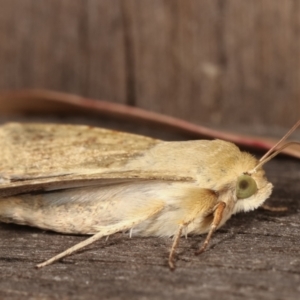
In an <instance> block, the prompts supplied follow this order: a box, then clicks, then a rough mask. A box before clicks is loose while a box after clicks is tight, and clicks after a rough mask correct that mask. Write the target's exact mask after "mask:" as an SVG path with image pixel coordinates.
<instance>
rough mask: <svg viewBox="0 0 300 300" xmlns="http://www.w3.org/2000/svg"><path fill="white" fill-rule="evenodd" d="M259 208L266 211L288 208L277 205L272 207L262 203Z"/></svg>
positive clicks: (285, 209) (279, 210)
mask: <svg viewBox="0 0 300 300" xmlns="http://www.w3.org/2000/svg"><path fill="white" fill-rule="evenodd" d="M260 209H262V210H266V211H272V212H281V211H287V210H288V208H287V207H286V206H279V207H273V206H270V205H267V204H263V205H262V206H260Z"/></svg>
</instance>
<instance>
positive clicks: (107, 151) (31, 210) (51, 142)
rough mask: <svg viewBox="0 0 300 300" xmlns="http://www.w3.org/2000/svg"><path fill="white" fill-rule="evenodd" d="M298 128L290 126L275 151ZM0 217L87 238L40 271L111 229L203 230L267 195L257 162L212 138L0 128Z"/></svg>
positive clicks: (136, 232) (170, 233)
mask: <svg viewBox="0 0 300 300" xmlns="http://www.w3.org/2000/svg"><path fill="white" fill-rule="evenodd" d="M298 125H299V122H298V123H297V124H296V125H295V126H294V127H293V128H292V129H291V130H290V132H289V133H288V134H287V135H286V136H285V137H284V138H283V139H282V140H281V141H279V143H278V144H277V145H276V146H275V147H277V148H278V147H279V145H280V143H282V142H283V140H284V139H286V137H287V136H288V135H289V134H290V133H291V132H292V131H293V130H294V129H295V128H296V127H297V126H298ZM0 145H1V147H0V221H1V222H6V223H16V224H22V225H29V226H34V227H38V228H42V229H46V230H52V231H56V232H59V233H64V234H84V235H92V236H91V237H89V238H87V239H86V240H84V241H83V242H81V243H78V244H77V245H75V246H73V247H71V248H70V249H67V250H66V251H64V252H62V253H60V254H58V255H56V256H54V257H53V258H51V259H49V260H47V261H45V262H43V263H41V264H38V265H37V267H38V268H40V267H43V266H46V265H49V264H51V263H53V262H55V261H57V260H59V259H61V258H63V257H65V256H67V255H69V254H71V253H73V252H75V251H77V250H78V249H81V248H82V247H85V246H86V245H89V244H91V243H93V242H94V241H96V240H98V239H100V238H102V237H105V236H109V235H112V234H114V233H117V232H120V231H128V232H129V233H130V236H134V237H135V236H143V237H147V236H155V237H173V243H172V246H171V249H170V253H169V259H168V264H169V266H170V268H171V269H174V267H175V263H174V257H175V251H176V247H177V245H178V243H179V240H180V237H181V236H184V235H186V236H187V235H195V234H204V233H207V236H206V239H205V240H204V242H203V244H202V246H201V247H200V248H199V249H198V251H197V252H196V253H197V254H199V253H201V252H203V251H204V250H205V249H206V247H207V245H208V243H209V241H210V239H211V237H212V235H213V233H214V232H215V230H216V229H218V228H220V227H221V226H222V225H223V224H224V223H225V222H226V221H227V220H228V219H229V218H230V217H231V216H232V215H233V214H236V213H238V212H241V211H245V212H246V211H251V210H254V209H256V208H258V207H259V206H261V205H262V204H263V203H264V201H265V200H266V199H267V198H268V197H269V196H270V194H271V191H272V184H271V183H270V182H268V180H267V179H266V177H265V172H264V170H263V168H262V166H263V164H264V163H265V162H267V161H268V160H270V159H271V158H272V157H273V156H275V155H276V154H277V153H279V152H280V151H281V149H282V148H283V147H286V145H287V144H285V145H284V146H282V147H279V149H278V150H277V151H275V150H274V149H275V148H273V149H271V150H270V151H269V152H268V153H267V154H266V155H265V156H263V158H262V159H260V160H257V159H256V158H254V157H253V156H252V155H250V154H248V153H246V152H241V151H240V150H239V148H238V147H237V146H235V145H234V144H232V143H230V142H226V141H222V140H211V141H208V140H195V141H181V142H166V141H162V140H157V139H153V138H149V137H145V136H140V135H134V134H129V133H122V132H117V131H112V130H107V129H101V128H93V127H89V126H74V125H57V124H20V123H9V124H5V125H3V126H1V127H0Z"/></svg>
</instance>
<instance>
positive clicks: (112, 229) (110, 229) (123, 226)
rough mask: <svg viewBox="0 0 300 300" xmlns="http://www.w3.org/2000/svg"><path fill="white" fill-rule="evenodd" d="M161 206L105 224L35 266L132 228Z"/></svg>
mask: <svg viewBox="0 0 300 300" xmlns="http://www.w3.org/2000/svg"><path fill="white" fill-rule="evenodd" d="M162 208H163V205H158V207H156V208H155V209H153V210H152V211H151V212H149V213H148V214H147V215H144V216H143V217H139V218H136V219H135V220H134V221H130V222H128V221H124V222H120V223H119V224H116V225H112V226H105V227H103V228H101V229H100V228H99V232H98V233H96V234H94V235H93V236H91V237H90V238H88V239H86V240H84V241H82V242H80V243H78V244H76V245H74V246H73V247H71V248H69V249H67V250H65V251H63V252H61V253H59V254H57V255H55V256H53V257H52V258H50V259H48V260H46V261H44V262H42V263H40V264H38V265H36V268H38V269H39V268H42V267H45V266H48V265H50V264H52V263H54V262H55V261H58V260H60V259H61V258H63V257H66V256H68V255H70V254H72V253H74V252H75V251H78V250H80V249H81V248H83V247H85V246H88V245H90V244H92V243H94V242H95V241H97V240H99V239H100V238H102V237H104V236H109V235H111V234H114V233H117V232H119V231H122V230H128V229H129V228H132V227H133V226H135V225H137V224H139V223H140V222H142V221H144V220H145V219H147V218H149V217H150V216H152V215H154V214H156V213H157V212H159V211H160V210H161V209H162Z"/></svg>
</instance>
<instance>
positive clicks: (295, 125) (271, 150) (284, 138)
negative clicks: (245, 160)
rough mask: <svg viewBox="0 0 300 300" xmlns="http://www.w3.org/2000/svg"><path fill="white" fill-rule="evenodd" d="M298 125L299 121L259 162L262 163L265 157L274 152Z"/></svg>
mask: <svg viewBox="0 0 300 300" xmlns="http://www.w3.org/2000/svg"><path fill="white" fill-rule="evenodd" d="M299 125H300V120H298V122H297V123H296V124H295V125H294V126H293V127H292V128H291V129H290V130H289V131H288V132H287V133H286V134H285V135H284V136H283V137H282V138H281V139H280V140H279V141H278V142H277V143H276V144H275V145H274V146H273V147H272V148H271V149H270V150H269V151H268V152H267V153H266V154H265V155H264V156H263V157H262V158H261V159H260V160H259V161H260V162H261V161H263V160H264V159H265V158H266V157H268V156H269V155H270V154H271V153H272V152H273V151H274V150H275V148H277V147H278V146H279V145H280V144H281V143H282V142H284V141H285V140H286V139H287V138H288V137H289V136H290V135H291V134H292V133H293V132H294V131H295V130H296V129H297V127H298V126H299Z"/></svg>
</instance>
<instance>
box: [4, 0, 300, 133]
mask: <svg viewBox="0 0 300 300" xmlns="http://www.w3.org/2000/svg"><path fill="white" fill-rule="evenodd" d="M0 5H1V11H0V38H1V45H0V64H1V70H2V72H1V74H0V88H1V89H6V90H7V89H19V88H29V87H30V88H47V89H54V90H60V91H65V92H71V93H76V94H80V95H83V96H87V97H93V98H99V99H107V100H109V101H115V102H121V103H128V104H130V105H136V106H139V107H143V108H146V109H150V110H153V111H157V112H160V113H165V114H168V115H172V116H176V117H180V118H183V119H187V120H189V121H192V122H195V123H210V124H214V125H216V126H227V125H228V124H229V125H231V126H232V125H235V124H243V125H245V126H255V127H256V128H257V129H259V128H261V127H263V126H267V125H272V126H285V127H289V126H290V125H291V124H292V123H293V122H294V121H295V120H296V119H297V118H298V117H299V111H300V102H299V96H300V91H299V84H298V82H299V78H300V71H299V70H300V59H299V57H300V55H299V52H300V46H299V45H300V44H299V41H300V39H299V34H300V31H299V28H300V27H299V26H300V18H299V13H300V5H299V3H298V1H295V0H286V1H284V3H283V2H282V1H280V0H265V1H251V2H249V1H236V0H224V1H220V0H203V1H197V0H175V1H174V0H155V1H140V0H125V1H120V0H115V1H105V0H88V1H84V0H78V1H72V0H52V1H46V0H40V1H34V0H23V1H18V0H11V1H6V0H0Z"/></svg>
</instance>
